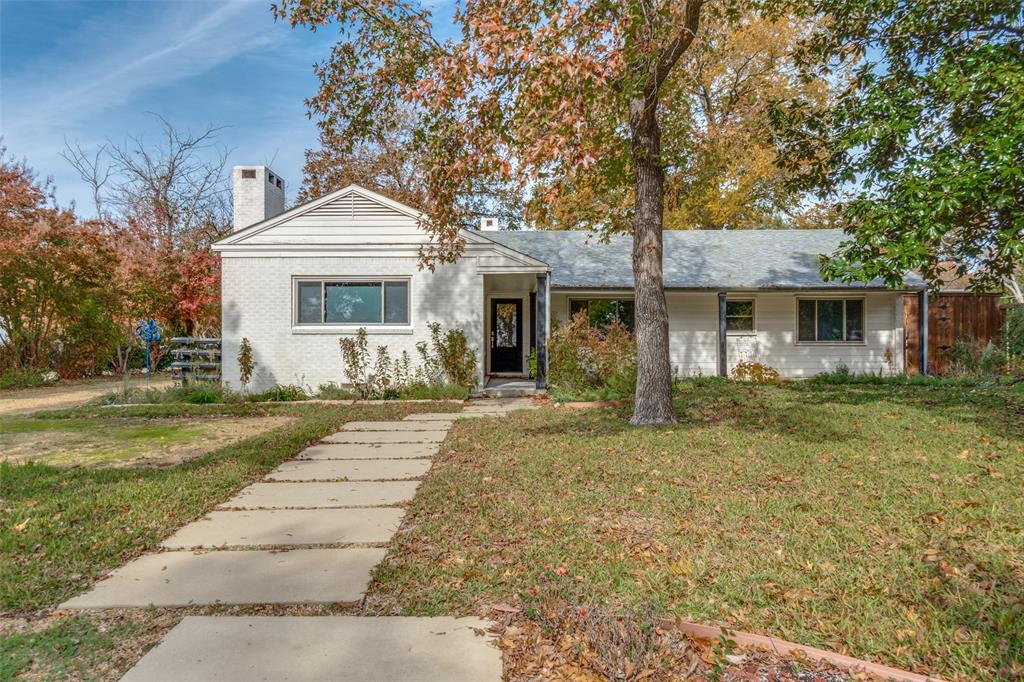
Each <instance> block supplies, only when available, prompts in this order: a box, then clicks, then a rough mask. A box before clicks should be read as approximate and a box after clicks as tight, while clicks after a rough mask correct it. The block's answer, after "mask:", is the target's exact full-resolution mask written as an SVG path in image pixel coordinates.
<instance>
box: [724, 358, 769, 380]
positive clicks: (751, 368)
mask: <svg viewBox="0 0 1024 682" xmlns="http://www.w3.org/2000/svg"><path fill="white" fill-rule="evenodd" d="M731 374H732V378H733V379H735V380H737V381H748V382H750V383H752V384H777V383H779V381H780V380H781V379H780V378H779V372H778V370H777V369H775V368H773V367H769V366H768V365H763V364H761V363H760V362H747V361H744V362H738V363H736V366H735V367H733V368H732V372H731Z"/></svg>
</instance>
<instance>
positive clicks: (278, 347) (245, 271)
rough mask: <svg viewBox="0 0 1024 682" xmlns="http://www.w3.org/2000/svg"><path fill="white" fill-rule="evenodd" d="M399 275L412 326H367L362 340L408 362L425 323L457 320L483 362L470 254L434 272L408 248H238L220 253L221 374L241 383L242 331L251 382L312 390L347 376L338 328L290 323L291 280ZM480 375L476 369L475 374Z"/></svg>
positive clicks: (477, 284) (425, 333)
mask: <svg viewBox="0 0 1024 682" xmlns="http://www.w3.org/2000/svg"><path fill="white" fill-rule="evenodd" d="M367 276H390V277H394V276H402V277H410V278H411V281H410V296H411V303H410V311H411V323H412V325H411V329H408V330H401V331H395V332H390V333H373V328H372V327H367V331H369V332H370V334H369V347H370V349H371V352H374V353H375V352H376V348H377V346H380V345H386V346H388V348H389V350H390V352H391V356H392V357H393V358H397V357H399V356H400V355H401V353H402V351H403V350H404V351H408V352H409V354H410V356H411V357H412V358H413V360H414V362H415V360H416V358H417V357H418V356H417V354H416V343H417V342H418V341H428V340H429V330H428V329H427V324H428V323H430V322H439V323H441V326H442V328H444V329H448V328H452V327H460V328H462V329H463V330H464V331H465V332H466V334H467V336H468V337H469V340H470V343H471V344H473V345H474V346H475V347H476V348H477V352H478V364H479V366H480V367H481V372H482V367H483V359H482V354H481V350H482V345H483V341H484V331H483V310H484V300H483V291H484V288H483V279H482V275H479V274H477V269H476V263H475V259H474V258H473V257H470V256H467V257H463V258H462V259H460V260H459V261H458V262H457V263H455V264H452V265H441V266H438V267H437V270H436V272H434V273H431V272H429V271H421V270H419V268H418V261H417V258H416V257H415V256H402V257H386V258H385V257H339V256H306V257H282V256H266V257H256V256H252V257H250V256H245V257H234V256H231V257H225V258H224V259H223V285H222V303H223V313H222V315H223V331H222V334H223V339H224V341H223V343H224V346H223V350H224V366H223V370H222V371H223V380H224V382H225V384H226V385H228V386H230V387H232V388H236V389H237V388H240V383H239V379H238V361H237V356H238V345H239V343H240V342H241V339H242V338H243V337H244V338H248V339H249V342H250V343H251V344H252V348H253V356H254V358H255V361H256V363H257V366H256V370H255V372H254V376H253V379H252V381H251V382H250V386H249V387H250V389H252V390H265V389H268V388H271V387H273V386H274V385H275V384H299V385H302V386H304V387H306V388H308V389H311V390H316V389H317V387H318V386H319V385H320V384H322V383H327V382H331V381H333V382H336V383H347V379H346V377H345V375H344V371H343V369H342V363H341V351H340V350H339V346H338V340H339V339H340V338H341V337H342V336H343V335H349V336H351V335H354V332H355V328H352V329H351V330H350V331H349V332H348V333H346V334H342V333H340V332H338V331H326V330H311V329H309V328H301V329H297V328H294V327H293V325H292V320H293V319H294V313H293V309H292V306H293V302H292V301H293V298H292V287H293V278H295V277H316V278H320V277H326V278H338V279H344V278H345V277H367ZM481 378H482V374H481Z"/></svg>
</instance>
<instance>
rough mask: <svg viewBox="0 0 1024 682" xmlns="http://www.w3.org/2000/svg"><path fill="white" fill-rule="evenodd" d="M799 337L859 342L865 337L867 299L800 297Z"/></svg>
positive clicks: (803, 339) (798, 308)
mask: <svg viewBox="0 0 1024 682" xmlns="http://www.w3.org/2000/svg"><path fill="white" fill-rule="evenodd" d="M797 340H798V341H800V342H802V343H859V342H861V341H863V340H864V299H862V298H814V299H812V298H801V299H798V301H797Z"/></svg>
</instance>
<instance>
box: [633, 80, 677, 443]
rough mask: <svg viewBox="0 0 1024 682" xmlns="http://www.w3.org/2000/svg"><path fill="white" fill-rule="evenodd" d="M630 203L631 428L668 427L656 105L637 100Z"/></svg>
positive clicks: (668, 377)
mask: <svg viewBox="0 0 1024 682" xmlns="http://www.w3.org/2000/svg"><path fill="white" fill-rule="evenodd" d="M630 127H631V129H632V145H633V164H634V167H635V169H636V176H635V179H634V183H635V185H634V186H635V191H636V200H635V201H636V203H635V206H634V216H633V282H634V287H635V291H636V321H635V324H636V368H637V377H636V402H635V404H634V407H633V418H632V419H631V420H630V421H631V422H632V423H633V424H636V425H641V424H670V423H672V422H674V421H675V420H676V416H675V412H674V411H673V409H672V365H671V363H670V362H669V356H668V309H667V307H666V305H665V278H664V273H663V271H662V250H663V249H662V235H661V228H662V217H663V213H664V207H665V199H664V195H665V170H664V168H663V167H662V165H661V129H660V127H659V126H658V118H657V103H656V102H651V101H650V100H646V101H645V98H638V99H637V100H634V102H632V104H631V107H630Z"/></svg>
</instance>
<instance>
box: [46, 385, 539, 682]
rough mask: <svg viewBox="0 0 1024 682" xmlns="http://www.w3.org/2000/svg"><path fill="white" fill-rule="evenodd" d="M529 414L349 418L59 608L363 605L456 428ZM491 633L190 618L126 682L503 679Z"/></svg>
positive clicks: (417, 625)
mask: <svg viewBox="0 0 1024 682" xmlns="http://www.w3.org/2000/svg"><path fill="white" fill-rule="evenodd" d="M530 406H531V403H530V401H529V400H528V399H527V400H524V399H505V400H481V401H473V402H470V403H467V404H466V405H465V406H464V408H463V411H462V412H461V413H459V414H458V415H453V414H448V413H437V414H417V415H411V416H409V417H407V418H406V419H405V420H403V421H395V422H350V423H349V424H346V425H345V427H344V429H342V430H341V431H338V432H337V433H334V434H331V435H330V436H328V437H327V438H325V439H324V441H322V442H321V443H319V444H317V445H314V446H312V447H310V448H307V449H306V450H304V451H303V452H302V453H300V454H299V455H298V456H297V457H296V458H295V459H293V460H290V461H288V462H285V463H283V464H282V465H281V466H279V467H278V468H277V469H275V470H274V471H272V472H270V473H269V474H268V475H267V476H266V477H265V478H264V480H263V481H260V482H257V483H254V484H252V485H250V486H249V487H247V488H245V489H243V490H241V491H239V493H238V494H237V495H236V496H235V497H234V498H232V499H231V500H228V501H227V502H225V503H224V504H222V505H221V506H220V507H219V508H218V510H216V511H213V512H211V513H210V514H209V515H208V516H206V517H205V518H203V519H201V520H199V521H196V522H194V523H191V524H189V525H187V526H185V527H184V528H181V529H180V530H179V531H178V532H177V533H175V534H174V535H172V536H171V537H169V538H168V539H167V540H165V541H164V542H163V543H162V547H163V548H164V549H165V550H166V551H162V552H158V553H155V554H148V555H145V556H142V557H140V558H138V559H136V560H135V561H133V562H131V563H129V564H128V565H126V566H124V567H122V568H120V569H118V570H116V571H114V572H113V573H112V574H111V575H110V576H109V577H108V578H107V579H106V580H103V581H102V582H99V583H97V584H96V585H95V586H94V587H93V589H92V590H90V591H89V592H86V593H85V594H82V595H80V596H78V597H75V598H74V599H71V600H70V601H68V602H66V603H65V604H63V605H62V608H68V609H106V608H126V607H129V608H130V607H148V606H161V607H178V606H192V605H208V604H309V603H322V604H334V603H339V602H340V603H345V602H358V601H360V600H361V599H362V597H363V594H364V593H365V591H366V587H367V585H368V583H369V580H370V577H371V574H372V572H373V567H374V566H375V565H376V564H377V563H378V562H380V561H381V560H382V559H383V558H384V554H385V547H386V544H387V543H388V542H389V541H390V540H391V536H392V535H394V533H395V531H396V530H397V529H398V527H399V525H400V523H401V520H402V516H403V515H404V505H405V504H406V503H408V502H409V501H410V500H411V499H412V498H413V496H414V495H415V491H416V488H417V486H418V485H419V479H420V478H421V477H422V476H423V475H424V474H426V472H427V470H428V469H429V466H430V458H431V457H432V456H433V455H434V454H436V453H437V452H438V450H439V449H440V447H441V442H442V441H443V440H444V438H445V436H446V435H447V433H448V430H449V428H451V425H452V424H453V423H454V419H455V418H461V417H495V416H497V417H500V416H504V415H505V414H507V413H508V411H509V410H513V409H521V408H528V407H530ZM355 545H359V546H355ZM485 627H486V623H484V622H483V621H481V620H479V619H474V618H460V619H452V618H369V617H349V616H346V617H341V616H304V617H258V618H248V617H226V616H225V617H213V616H211V617H187V618H185V619H184V620H182V622H181V623H180V624H178V625H177V626H176V627H175V628H174V629H173V630H172V631H171V632H170V633H169V634H168V636H167V637H166V638H165V639H164V641H163V642H161V643H160V644H159V645H158V646H157V647H156V648H154V649H153V650H152V651H151V652H149V653H148V654H147V655H146V656H145V657H144V658H143V659H142V660H141V661H140V662H139V663H138V664H137V665H136V667H135V668H133V669H132V670H131V671H129V673H128V674H127V675H126V676H125V678H124V679H126V680H163V679H167V680H171V679H174V680H192V681H195V680H239V681H241V680H253V679H265V680H393V679H402V680H474V681H475V680H481V681H484V680H499V679H500V678H501V660H500V655H499V652H498V650H497V649H496V648H495V647H493V646H491V645H490V644H489V643H488V641H487V639H486V638H484V637H478V636H476V635H475V634H474V633H475V631H481V630H482V629H483V628H485ZM441 635H444V636H443V637H442V636H441Z"/></svg>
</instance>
